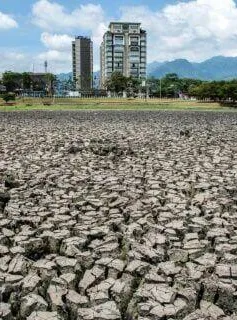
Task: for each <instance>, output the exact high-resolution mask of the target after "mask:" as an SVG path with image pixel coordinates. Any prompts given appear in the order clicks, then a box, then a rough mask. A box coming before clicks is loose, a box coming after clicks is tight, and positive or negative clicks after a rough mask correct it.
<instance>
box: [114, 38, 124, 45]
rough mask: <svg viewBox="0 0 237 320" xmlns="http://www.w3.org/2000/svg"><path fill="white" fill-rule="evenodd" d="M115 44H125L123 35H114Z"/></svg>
mask: <svg viewBox="0 0 237 320" xmlns="http://www.w3.org/2000/svg"><path fill="white" fill-rule="evenodd" d="M114 44H115V45H123V36H114Z"/></svg>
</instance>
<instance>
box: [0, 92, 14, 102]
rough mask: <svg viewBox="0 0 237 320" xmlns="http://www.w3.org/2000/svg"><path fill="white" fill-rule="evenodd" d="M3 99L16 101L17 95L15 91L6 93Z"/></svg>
mask: <svg viewBox="0 0 237 320" xmlns="http://www.w3.org/2000/svg"><path fill="white" fill-rule="evenodd" d="M2 98H3V100H4V101H5V102H6V103H8V102H9V101H15V99H16V96H15V94H14V93H9V92H8V93H5V94H3V95H2Z"/></svg>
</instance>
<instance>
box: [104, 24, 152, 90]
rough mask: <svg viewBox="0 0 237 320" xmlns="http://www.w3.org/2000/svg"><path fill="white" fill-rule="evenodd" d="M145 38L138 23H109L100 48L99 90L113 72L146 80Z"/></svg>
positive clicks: (144, 33)
mask: <svg viewBox="0 0 237 320" xmlns="http://www.w3.org/2000/svg"><path fill="white" fill-rule="evenodd" d="M146 63H147V36H146V31H145V30H143V29H141V24H140V23H133V22H111V23H110V25H109V30H108V31H107V32H106V33H105V34H104V37H103V42H102V44H101V47H100V71H101V88H104V87H105V82H106V79H109V78H110V76H111V74H112V73H113V72H114V71H119V72H121V73H122V74H123V75H124V76H126V77H129V76H132V77H134V78H140V79H145V78H146Z"/></svg>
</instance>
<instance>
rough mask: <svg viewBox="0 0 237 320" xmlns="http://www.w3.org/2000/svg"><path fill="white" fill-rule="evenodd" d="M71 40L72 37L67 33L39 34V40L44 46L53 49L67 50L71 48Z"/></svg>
mask: <svg viewBox="0 0 237 320" xmlns="http://www.w3.org/2000/svg"><path fill="white" fill-rule="evenodd" d="M72 41H73V37H71V36H69V35H67V34H51V33H48V32H43V33H42V34H41V42H42V43H43V44H44V45H45V47H47V48H50V49H54V50H62V51H69V50H71V44H72Z"/></svg>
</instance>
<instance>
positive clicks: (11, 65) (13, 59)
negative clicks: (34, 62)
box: [0, 48, 31, 73]
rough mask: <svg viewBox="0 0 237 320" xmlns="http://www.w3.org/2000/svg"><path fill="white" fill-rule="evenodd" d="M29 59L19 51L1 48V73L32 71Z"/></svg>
mask: <svg viewBox="0 0 237 320" xmlns="http://www.w3.org/2000/svg"><path fill="white" fill-rule="evenodd" d="M30 67H31V66H30V65H29V59H28V57H27V55H26V54H24V53H22V52H19V50H17V49H12V48H0V73H1V72H4V71H6V70H10V71H16V72H17V71H25V70H28V71H30Z"/></svg>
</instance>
